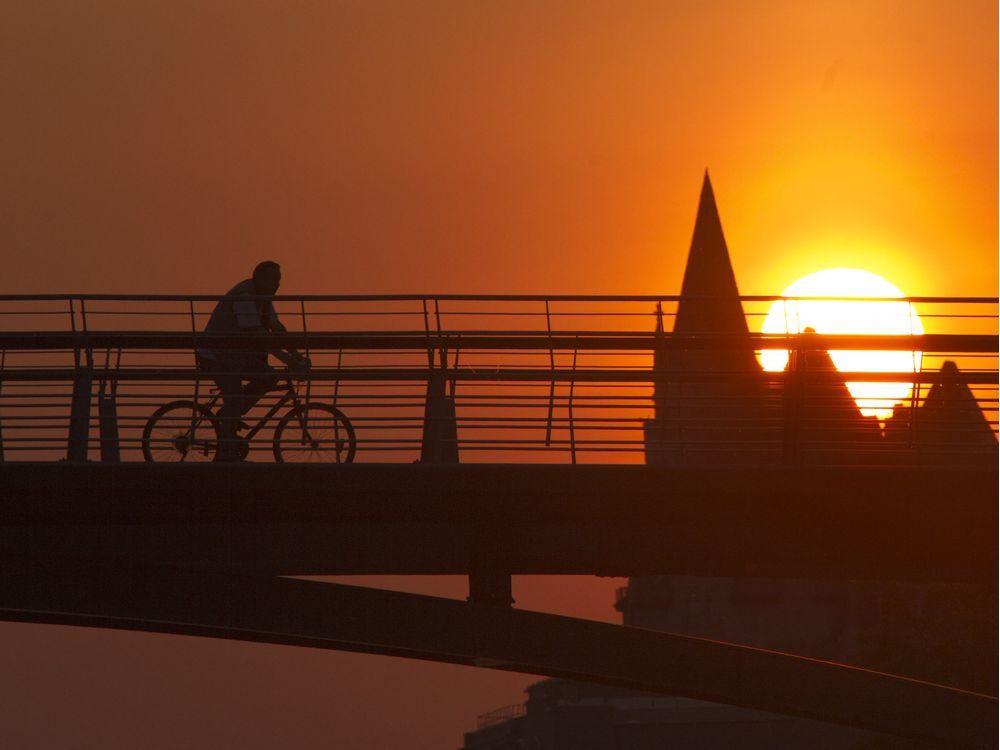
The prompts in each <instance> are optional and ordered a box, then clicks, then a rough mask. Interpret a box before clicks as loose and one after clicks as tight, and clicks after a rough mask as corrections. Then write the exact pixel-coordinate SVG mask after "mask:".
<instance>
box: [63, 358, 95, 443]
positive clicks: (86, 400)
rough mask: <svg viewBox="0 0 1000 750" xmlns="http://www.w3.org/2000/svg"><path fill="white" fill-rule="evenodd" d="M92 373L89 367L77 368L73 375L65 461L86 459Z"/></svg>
mask: <svg viewBox="0 0 1000 750" xmlns="http://www.w3.org/2000/svg"><path fill="white" fill-rule="evenodd" d="M93 380H94V378H93V374H92V373H91V371H90V370H89V369H86V368H79V369H77V371H76V374H75V375H74V376H73V400H72V402H71V403H70V412H69V444H68V445H67V447H66V460H67V461H86V460H87V449H88V442H89V439H90V398H91V386H92V385H93Z"/></svg>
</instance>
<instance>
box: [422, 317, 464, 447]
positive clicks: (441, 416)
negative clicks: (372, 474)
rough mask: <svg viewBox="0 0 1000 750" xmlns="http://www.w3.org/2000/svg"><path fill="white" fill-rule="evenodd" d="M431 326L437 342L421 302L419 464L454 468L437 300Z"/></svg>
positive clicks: (454, 438) (454, 436)
mask: <svg viewBox="0 0 1000 750" xmlns="http://www.w3.org/2000/svg"><path fill="white" fill-rule="evenodd" d="M434 305H435V322H436V326H437V332H436V333H437V339H438V340H437V341H436V342H434V343H432V342H431V341H430V321H429V319H428V316H427V303H426V301H425V302H424V324H425V326H426V333H427V338H428V342H427V346H428V348H427V368H428V374H427V396H426V400H425V402H424V429H423V436H422V440H421V447H420V462H421V463H430V464H457V463H458V462H459V459H458V426H457V424H456V418H455V400H454V399H453V398H448V394H447V391H446V386H447V370H448V347H447V346H446V344H445V343H444V340H443V337H442V332H441V314H440V310H439V309H438V305H437V300H435V301H434ZM435 352H437V353H438V354H439V359H440V365H438V364H437V363H435V356H434V354H435Z"/></svg>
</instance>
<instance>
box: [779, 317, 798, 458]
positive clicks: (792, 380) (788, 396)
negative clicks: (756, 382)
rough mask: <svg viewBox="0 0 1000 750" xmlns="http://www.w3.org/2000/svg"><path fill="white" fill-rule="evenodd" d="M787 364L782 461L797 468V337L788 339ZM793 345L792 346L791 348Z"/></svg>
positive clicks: (784, 391)
mask: <svg viewBox="0 0 1000 750" xmlns="http://www.w3.org/2000/svg"><path fill="white" fill-rule="evenodd" d="M789 338H790V339H791V340H790V341H789V348H788V364H787V365H786V366H785V382H784V389H783V401H784V411H785V425H784V427H785V434H784V441H783V449H782V461H783V463H784V464H785V465H786V466H798V465H799V463H800V461H801V455H800V447H801V446H800V441H801V434H800V433H801V427H802V398H803V393H802V391H803V384H802V372H801V370H800V368H799V364H800V361H799V360H800V359H801V357H800V356H799V337H798V336H795V337H794V339H792V337H789ZM793 344H794V346H793Z"/></svg>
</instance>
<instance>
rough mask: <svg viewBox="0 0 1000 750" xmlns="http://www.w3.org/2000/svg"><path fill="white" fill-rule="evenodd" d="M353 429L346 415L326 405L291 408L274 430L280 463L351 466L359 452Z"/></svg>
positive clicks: (314, 404) (276, 458) (277, 459)
mask: <svg viewBox="0 0 1000 750" xmlns="http://www.w3.org/2000/svg"><path fill="white" fill-rule="evenodd" d="M357 447H358V445H357V440H356V439H355V436H354V427H353V425H351V421H350V420H349V419H348V418H347V417H346V416H344V413H343V412H342V411H340V409H337V408H335V407H333V406H327V405H326V404H319V403H308V404H304V405H303V406H300V407H298V408H295V409H292V410H291V411H290V412H288V413H287V414H286V415H285V416H283V417H282V418H281V421H280V422H278V426H277V427H275V428H274V460H275V461H277V462H278V463H283V462H291V463H330V464H349V463H350V462H351V461H353V460H354V454H355V452H356V451H357Z"/></svg>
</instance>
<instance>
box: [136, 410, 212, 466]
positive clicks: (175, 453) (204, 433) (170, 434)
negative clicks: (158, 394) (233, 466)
mask: <svg viewBox="0 0 1000 750" xmlns="http://www.w3.org/2000/svg"><path fill="white" fill-rule="evenodd" d="M218 445H219V436H218V425H217V424H216V422H215V415H214V414H212V412H211V410H209V409H208V408H207V407H205V406H202V405H201V404H198V403H195V402H194V401H171V402H170V403H169V404H164V405H163V406H161V407H160V408H159V409H157V410H156V411H155V412H153V416H151V417H150V418H149V421H148V422H146V428H145V429H144V430H143V432H142V455H143V456H144V457H145V459H146V460H147V461H150V462H154V463H204V462H207V461H213V460H214V459H215V451H216V449H217V448H218Z"/></svg>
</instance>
